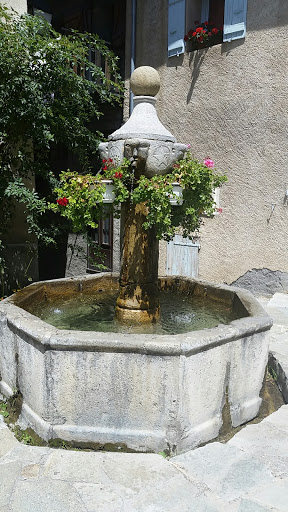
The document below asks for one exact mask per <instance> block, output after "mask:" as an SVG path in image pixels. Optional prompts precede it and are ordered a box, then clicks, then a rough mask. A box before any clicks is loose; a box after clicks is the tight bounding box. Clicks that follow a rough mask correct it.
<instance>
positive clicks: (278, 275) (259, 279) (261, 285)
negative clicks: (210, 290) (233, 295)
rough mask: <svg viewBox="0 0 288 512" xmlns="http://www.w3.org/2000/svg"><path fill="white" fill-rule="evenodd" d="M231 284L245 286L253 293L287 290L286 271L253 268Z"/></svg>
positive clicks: (269, 294) (287, 276)
mask: <svg viewBox="0 0 288 512" xmlns="http://www.w3.org/2000/svg"><path fill="white" fill-rule="evenodd" d="M231 284H233V286H239V287H240V288H246V289H247V290H250V291H251V292H252V293H254V294H255V295H267V296H271V295H273V294H274V293H275V292H288V273H287V272H281V271H280V270H270V269H269V268H253V269H252V270H249V271H248V272H246V273H245V274H244V275H243V276H241V277H239V278H238V279H237V280H236V281H234V282H233V283H231Z"/></svg>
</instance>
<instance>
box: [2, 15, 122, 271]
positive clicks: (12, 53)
mask: <svg viewBox="0 0 288 512" xmlns="http://www.w3.org/2000/svg"><path fill="white" fill-rule="evenodd" d="M89 51H90V53H91V51H92V52H94V51H95V52H99V54H100V55H101V56H102V58H103V59H105V60H106V62H107V63H108V66H109V68H110V71H111V77H113V80H110V79H108V78H107V77H106V76H105V73H104V72H103V70H102V69H101V68H100V67H98V66H96V65H95V64H93V63H92V62H90V61H89ZM0 69H1V73H0V111H1V117H0V205H1V209H0V240H3V238H4V235H5V229H7V226H8V225H9V220H10V218H11V215H13V204H15V200H16V201H20V202H21V203H24V204H25V205H26V212H27V222H28V223H29V230H30V231H31V232H33V233H35V234H36V236H37V237H38V239H40V240H42V241H43V242H45V243H49V242H51V241H52V239H54V235H55V233H54V232H53V230H54V226H51V221H50V219H49V222H48V223H47V225H46V226H45V227H44V228H43V227H42V222H41V221H43V214H44V212H45V208H46V204H45V199H46V198H45V197H44V198H41V197H38V195H37V193H35V192H34V191H33V190H31V187H30V188H29V187H26V185H27V181H25V180H27V178H29V177H30V178H31V176H33V175H38V176H41V177H42V178H43V180H44V181H45V182H46V184H47V187H46V188H47V189H48V190H49V187H50V189H51V185H52V183H51V180H52V178H51V174H50V168H49V154H50V150H51V147H52V145H54V144H61V145H62V147H63V146H64V147H65V148H67V149H68V150H70V151H72V152H73V153H74V154H75V155H77V157H78V160H79V162H80V167H81V169H87V168H89V166H90V162H91V159H92V158H93V156H95V155H96V153H97V148H98V143H99V140H100V139H101V137H102V136H101V133H99V132H98V131H95V130H94V129H93V120H96V119H98V118H99V117H100V116H101V115H102V114H101V108H102V105H103V104H104V103H115V102H119V101H121V94H122V90H123V87H122V85H121V78H120V76H119V73H118V69H117V58H116V57H115V56H114V55H113V53H112V52H111V51H110V50H109V49H108V47H107V46H106V45H105V43H104V42H103V41H102V40H101V39H99V37H98V36H97V35H91V34H79V33H78V32H75V31H73V32H72V33H71V34H70V35H62V34H59V33H57V32H56V31H55V30H53V28H52V27H51V26H50V25H49V24H48V23H47V22H46V21H45V20H44V19H43V18H40V17H36V16H30V15H28V14H24V15H21V16H20V15H19V14H17V13H16V12H14V11H11V10H8V9H7V7H5V6H3V5H0ZM76 70H77V73H76V72H75V71H76ZM52 170H53V169H52ZM23 180H24V181H23ZM24 183H25V185H24ZM53 186H55V183H54V185H53ZM50 199H51V198H50ZM53 221H54V222H55V223H56V224H57V217H56V216H54V217H53ZM51 227H52V229H50V228H51ZM49 229H50V232H49ZM66 229H67V226H66ZM56 231H57V229H56ZM1 254H3V253H1ZM1 254H0V271H1V272H2V271H3V259H1V258H3V256H1Z"/></svg>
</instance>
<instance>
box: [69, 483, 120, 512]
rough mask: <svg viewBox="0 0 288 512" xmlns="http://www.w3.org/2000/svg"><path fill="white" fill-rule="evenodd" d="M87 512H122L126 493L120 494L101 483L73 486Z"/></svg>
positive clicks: (76, 484)
mask: <svg viewBox="0 0 288 512" xmlns="http://www.w3.org/2000/svg"><path fill="white" fill-rule="evenodd" d="M74 487H75V489H76V490H77V492H78V494H79V496H80V497H81V500H82V501H83V503H84V505H85V507H86V509H87V512H119V511H120V510H121V511H122V510H124V508H123V507H124V500H125V499H127V493H126V492H123V491H122V492H120V491H119V489H118V488H116V487H115V486H113V485H111V486H108V485H105V484H103V483H98V484H91V483H88V484H86V483H82V482H81V483H79V482H76V483H75V484H74Z"/></svg>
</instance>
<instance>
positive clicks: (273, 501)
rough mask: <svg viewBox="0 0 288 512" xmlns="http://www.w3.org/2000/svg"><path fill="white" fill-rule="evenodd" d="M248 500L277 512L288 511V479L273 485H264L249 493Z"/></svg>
mask: <svg viewBox="0 0 288 512" xmlns="http://www.w3.org/2000/svg"><path fill="white" fill-rule="evenodd" d="M247 498H250V499H251V500H253V501H255V502H256V503H259V504H260V505H262V506H265V507H270V509H269V508H268V510H271V507H272V510H273V508H274V509H275V510H277V512H278V511H279V512H287V510H288V478H285V479H283V480H278V481H275V482H273V485H272V484H270V485H265V486H264V485H263V486H260V485H259V487H258V488H257V489H255V490H253V493H249V495H248V496H247Z"/></svg>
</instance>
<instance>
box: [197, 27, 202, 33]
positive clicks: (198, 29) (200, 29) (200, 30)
mask: <svg viewBox="0 0 288 512" xmlns="http://www.w3.org/2000/svg"><path fill="white" fill-rule="evenodd" d="M202 30H203V27H198V28H196V30H195V32H196V34H199V33H200V32H202Z"/></svg>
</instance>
